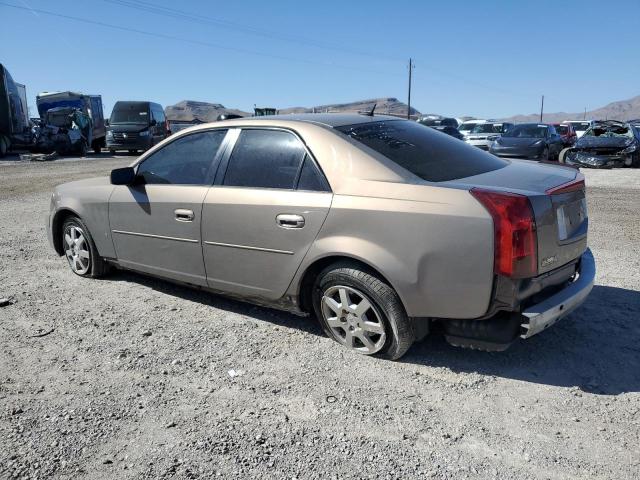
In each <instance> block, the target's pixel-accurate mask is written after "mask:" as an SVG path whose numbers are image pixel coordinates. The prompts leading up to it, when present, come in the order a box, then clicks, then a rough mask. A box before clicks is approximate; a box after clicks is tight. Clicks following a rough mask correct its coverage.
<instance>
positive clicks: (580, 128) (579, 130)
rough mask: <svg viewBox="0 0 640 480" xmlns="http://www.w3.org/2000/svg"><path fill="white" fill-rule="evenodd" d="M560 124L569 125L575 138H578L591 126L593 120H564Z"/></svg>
mask: <svg viewBox="0 0 640 480" xmlns="http://www.w3.org/2000/svg"><path fill="white" fill-rule="evenodd" d="M562 123H565V124H566V123H570V124H571V125H572V126H573V129H574V130H575V131H576V136H577V137H578V138H580V137H581V136H582V135H584V132H586V131H587V130H589V129H590V128H591V127H592V126H593V120H566V121H564V122H562Z"/></svg>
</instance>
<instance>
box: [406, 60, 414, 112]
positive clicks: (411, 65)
mask: <svg viewBox="0 0 640 480" xmlns="http://www.w3.org/2000/svg"><path fill="white" fill-rule="evenodd" d="M412 70H413V60H412V59H411V58H409V95H408V99H407V120H410V119H411V72H412Z"/></svg>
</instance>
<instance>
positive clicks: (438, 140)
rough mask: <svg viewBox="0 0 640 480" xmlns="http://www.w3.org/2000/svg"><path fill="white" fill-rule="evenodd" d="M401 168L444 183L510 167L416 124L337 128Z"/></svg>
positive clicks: (385, 123)
mask: <svg viewBox="0 0 640 480" xmlns="http://www.w3.org/2000/svg"><path fill="white" fill-rule="evenodd" d="M337 130H339V131H341V132H343V133H344V134H346V135H348V136H349V137H351V138H352V139H354V140H356V141H358V142H360V143H362V144H364V145H366V146H367V147H369V148H371V149H372V150H375V151H376V152H378V153H380V154H382V155H384V156H385V157H387V158H388V159H389V160H391V161H393V162H395V163H397V164H398V165H400V166H401V167H402V168H404V169H406V170H408V171H410V172H411V173H413V174H414V175H416V176H418V177H420V178H422V179H423V180H427V181H429V182H445V181H447V180H455V179H458V178H464V177H470V176H473V175H479V174H481V173H486V172H490V171H492V170H497V169H499V168H502V167H504V166H506V165H508V162H506V161H504V160H501V159H499V158H497V157H495V156H493V155H491V154H489V153H486V152H483V151H482V150H480V149H479V148H476V147H473V146H469V145H467V144H466V143H464V142H463V141H461V140H458V139H456V138H453V137H451V136H448V135H445V134H442V133H440V132H437V131H435V130H433V129H431V128H428V127H425V126H423V125H420V124H419V123H417V122H410V121H407V120H391V121H382V122H375V123H366V124H358V125H347V126H342V127H337Z"/></svg>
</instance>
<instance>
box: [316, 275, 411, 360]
mask: <svg viewBox="0 0 640 480" xmlns="http://www.w3.org/2000/svg"><path fill="white" fill-rule="evenodd" d="M313 304H314V310H315V313H316V316H317V317H318V319H319V320H320V323H321V324H322V327H323V329H324V331H325V333H326V334H327V335H328V336H329V337H331V338H332V339H333V340H335V341H336V342H338V343H340V344H341V345H343V346H345V347H347V348H348V349H349V350H353V351H355V352H357V353H360V354H363V355H375V356H378V357H381V358H387V359H390V360H396V359H398V358H400V357H401V356H402V355H404V354H405V353H406V351H407V350H408V349H409V347H410V346H411V344H412V343H413V340H414V334H413V329H412V327H411V324H410V322H409V319H408V318H407V314H406V313H405V311H404V307H403V306H402V302H401V301H400V298H399V297H398V295H397V294H396V292H395V291H394V290H393V288H391V286H389V285H388V284H386V283H385V282H384V281H382V280H381V279H380V278H378V277H376V276H375V275H372V274H371V273H369V272H366V271H363V270H362V269H361V268H360V266H359V265H356V264H351V263H341V264H335V265H332V266H330V267H328V268H327V269H325V270H324V271H323V272H322V273H320V275H319V276H318V279H317V281H316V284H315V287H314V289H313Z"/></svg>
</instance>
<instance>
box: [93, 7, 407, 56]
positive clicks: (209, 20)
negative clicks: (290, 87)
mask: <svg viewBox="0 0 640 480" xmlns="http://www.w3.org/2000/svg"><path fill="white" fill-rule="evenodd" d="M103 1H104V2H107V3H111V4H114V5H120V6H124V7H128V8H133V9H137V10H140V11H144V12H149V13H153V14H155V15H163V16H166V17H169V18H174V19H178V20H184V21H187V22H191V23H198V24H201V25H213V26H217V27H222V28H225V29H228V30H237V31H242V32H245V33H249V34H251V35H256V36H261V37H265V38H270V39H274V40H279V41H285V42H291V43H295V44H305V45H309V46H312V47H316V48H322V49H325V50H332V51H337V52H341V53H352V54H355V55H362V56H366V57H372V58H375V59H377V60H380V59H386V60H391V61H395V62H404V59H402V58H399V57H392V56H388V55H382V54H379V53H371V52H367V51H364V50H359V49H354V48H351V47H345V46H344V45H338V44H334V43H329V42H321V41H318V40H314V39H311V38H309V37H302V36H299V35H291V34H286V33H283V32H275V31H272V30H264V29H259V28H255V27H252V26H249V25H245V24H240V23H237V22H231V21H229V20H224V19H221V18H216V17H207V16H203V15H200V14H198V15H196V14H194V13H190V12H187V11H184V10H178V9H176V8H170V7H165V6H161V5H156V4H154V3H151V2H145V1H143V0H103Z"/></svg>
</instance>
